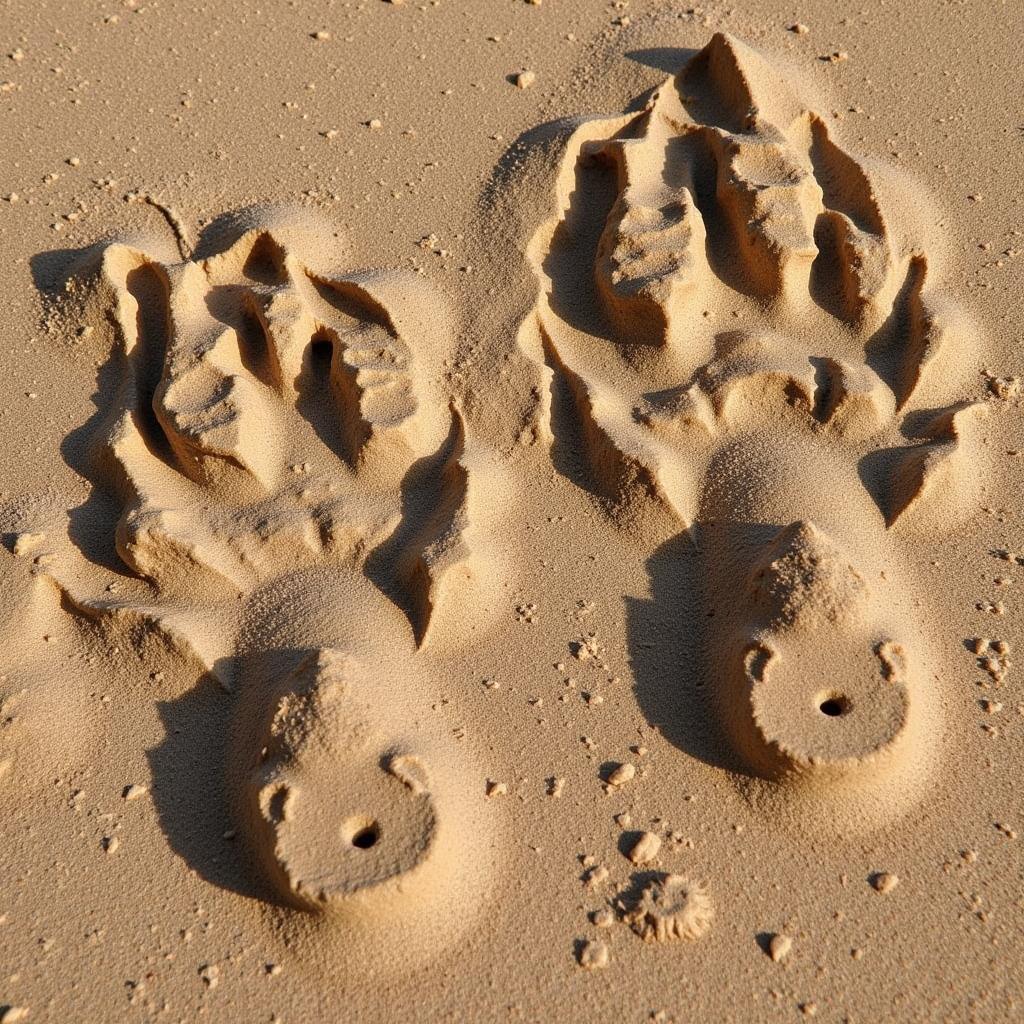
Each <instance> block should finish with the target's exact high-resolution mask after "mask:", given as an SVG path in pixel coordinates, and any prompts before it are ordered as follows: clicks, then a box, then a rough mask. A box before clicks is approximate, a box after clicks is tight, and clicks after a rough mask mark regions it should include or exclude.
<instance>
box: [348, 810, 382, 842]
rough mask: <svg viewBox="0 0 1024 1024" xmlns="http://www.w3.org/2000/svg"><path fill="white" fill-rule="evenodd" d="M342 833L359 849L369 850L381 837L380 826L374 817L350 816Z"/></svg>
mask: <svg viewBox="0 0 1024 1024" xmlns="http://www.w3.org/2000/svg"><path fill="white" fill-rule="evenodd" d="M342 835H343V836H344V837H345V839H346V840H347V841H348V842H349V843H351V845H352V846H354V847H355V848H356V849H357V850H369V849H372V848H373V847H374V846H376V845H377V840H379V839H380V826H379V825H378V824H377V822H375V821H374V820H373V819H372V818H366V817H358V818H349V820H348V821H347V822H345V825H344V828H343V829H342Z"/></svg>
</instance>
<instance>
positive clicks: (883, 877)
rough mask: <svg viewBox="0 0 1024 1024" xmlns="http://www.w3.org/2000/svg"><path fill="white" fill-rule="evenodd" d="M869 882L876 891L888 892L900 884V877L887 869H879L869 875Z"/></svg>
mask: <svg viewBox="0 0 1024 1024" xmlns="http://www.w3.org/2000/svg"><path fill="white" fill-rule="evenodd" d="M871 884H872V886H874V888H875V890H876V891H877V892H880V893H888V892H892V891H893V889H895V888H896V886H897V885H899V884H900V879H899V876H898V875H894V874H891V873H890V872H888V871H879V872H878V873H877V874H875V875H872V876H871Z"/></svg>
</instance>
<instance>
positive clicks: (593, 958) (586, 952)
mask: <svg viewBox="0 0 1024 1024" xmlns="http://www.w3.org/2000/svg"><path fill="white" fill-rule="evenodd" d="M609 959H610V958H609V956H608V947H607V946H606V945H605V944H604V943H603V942H600V941H597V940H594V939H591V940H590V941H588V942H585V943H584V944H583V947H582V949H580V967H582V968H583V969H584V970H587V971H597V970H600V969H602V968H604V967H607V966H608V961H609Z"/></svg>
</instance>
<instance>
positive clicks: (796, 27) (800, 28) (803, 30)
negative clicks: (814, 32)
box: [789, 21, 811, 36]
mask: <svg viewBox="0 0 1024 1024" xmlns="http://www.w3.org/2000/svg"><path fill="white" fill-rule="evenodd" d="M789 31H790V32H793V33H794V34H795V35H798V36H805V35H807V33H808V32H810V31H811V30H810V29H809V28H808V27H807V26H806V25H805V24H804V23H803V22H801V21H797V22H794V23H793V24H792V25H790V26H789Z"/></svg>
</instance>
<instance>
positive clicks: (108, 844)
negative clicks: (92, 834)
mask: <svg viewBox="0 0 1024 1024" xmlns="http://www.w3.org/2000/svg"><path fill="white" fill-rule="evenodd" d="M100 845H101V846H102V847H103V849H104V850H106V851H107V853H111V854H113V853H117V851H118V848H119V847H120V845H121V840H120V839H118V838H117V836H104V837H103V841H102V842H101V844H100Z"/></svg>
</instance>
